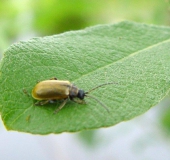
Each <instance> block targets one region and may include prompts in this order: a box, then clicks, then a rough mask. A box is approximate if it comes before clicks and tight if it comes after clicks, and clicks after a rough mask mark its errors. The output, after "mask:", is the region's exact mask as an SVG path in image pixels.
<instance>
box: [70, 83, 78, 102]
mask: <svg viewBox="0 0 170 160" xmlns="http://www.w3.org/2000/svg"><path fill="white" fill-rule="evenodd" d="M78 91H79V89H78V88H77V87H76V86H74V85H72V86H71V87H70V89H69V97H70V99H73V98H75V97H77V95H78Z"/></svg>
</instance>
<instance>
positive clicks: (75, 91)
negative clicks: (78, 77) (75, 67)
mask: <svg viewBox="0 0 170 160" xmlns="http://www.w3.org/2000/svg"><path fill="white" fill-rule="evenodd" d="M109 84H113V82H110V83H104V84H101V85H99V86H97V87H95V88H93V89H91V90H89V91H87V92H85V91H84V90H82V89H79V88H78V87H76V86H75V85H73V84H72V83H71V82H69V81H65V80H58V79H57V78H51V79H50V80H44V81H41V82H39V83H37V84H36V85H35V87H34V88H33V90H32V97H33V98H34V99H36V100H38V101H37V102H36V103H35V105H45V104H47V103H53V102H55V101H56V100H64V101H63V102H62V103H61V105H60V106H59V107H58V108H57V110H55V113H57V112H59V111H60V110H61V109H62V108H63V107H64V106H65V104H66V103H67V101H68V100H69V99H70V100H72V101H74V102H76V103H80V104H82V103H85V101H84V98H85V97H90V98H92V99H94V100H96V101H97V102H98V103H100V105H101V106H103V107H104V108H105V109H106V110H107V111H108V112H109V110H108V108H107V106H106V105H105V104H103V103H102V102H101V101H99V100H98V99H97V98H96V97H93V96H91V95H89V92H91V91H93V90H95V89H97V88H99V87H102V86H104V85H109Z"/></svg>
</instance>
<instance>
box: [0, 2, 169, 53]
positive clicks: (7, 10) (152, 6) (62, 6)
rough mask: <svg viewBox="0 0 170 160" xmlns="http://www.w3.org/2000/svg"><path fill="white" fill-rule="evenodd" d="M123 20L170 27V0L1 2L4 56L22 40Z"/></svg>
mask: <svg viewBox="0 0 170 160" xmlns="http://www.w3.org/2000/svg"><path fill="white" fill-rule="evenodd" d="M122 20H132V21H136V22H142V23H148V24H157V25H170V1H169V0H149V1H140V0H1V1H0V53H1V54H2V53H3V51H4V50H5V49H6V48H7V47H8V46H9V45H10V44H12V43H13V42H16V41H19V40H26V39H29V38H31V37H35V36H46V35H53V34H57V33H61V32H65V31H70V30H78V29H83V28H85V27H87V26H92V25H96V24H105V23H115V22H118V21H122Z"/></svg>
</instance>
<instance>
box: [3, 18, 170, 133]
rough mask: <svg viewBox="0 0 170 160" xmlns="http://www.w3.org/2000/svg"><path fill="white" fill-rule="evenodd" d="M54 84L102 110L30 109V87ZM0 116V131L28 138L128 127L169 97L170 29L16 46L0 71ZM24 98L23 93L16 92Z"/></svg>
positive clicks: (128, 25)
mask: <svg viewBox="0 0 170 160" xmlns="http://www.w3.org/2000/svg"><path fill="white" fill-rule="evenodd" d="M52 77H57V78H58V79H60V80H69V81H70V82H72V83H73V84H75V85H76V86H77V87H79V88H81V89H84V90H85V91H88V90H89V89H91V88H93V87H95V86H97V85H100V84H103V83H107V82H115V84H113V85H107V86H103V87H101V88H98V89H96V90H94V91H93V92H91V93H90V94H91V95H93V96H95V97H97V98H98V99H99V100H100V101H101V102H103V103H104V104H105V105H106V106H107V107H108V109H109V110H110V112H109V113H108V112H107V111H106V110H105V109H104V108H103V107H102V106H101V105H100V104H99V103H97V102H96V101H95V100H93V99H90V98H86V99H85V100H86V102H87V104H84V105H83V104H77V103H74V102H72V101H69V102H68V103H67V104H66V106H65V107H64V108H63V109H62V110H61V111H60V112H59V113H58V114H54V110H56V108H57V107H58V106H59V105H60V102H57V103H56V104H47V105H45V106H41V107H40V106H35V105H34V103H35V102H36V101H35V100H33V98H32V97H31V91H32V89H33V88H34V86H35V85H36V84H37V82H38V81H42V80H47V79H50V78H52ZM0 84H1V89H0V111H1V116H2V120H3V122H4V124H5V126H6V128H7V129H8V130H17V131H22V132H29V133H33V134H49V133H61V132H65V131H67V132H75V131H80V130H83V129H93V128H100V127H108V126H112V125H115V124H117V123H119V122H122V121H126V120H130V119H132V118H134V117H136V116H138V115H140V114H142V113H144V112H146V111H147V110H149V109H150V107H152V106H154V105H156V104H157V103H159V102H160V101H161V100H162V99H163V98H164V97H165V96H166V95H167V94H168V93H169V89H170V28H168V27H160V26H153V25H145V24H138V23H133V22H127V21H125V22H121V23H117V24H113V25H98V26H94V27H90V28H86V29H84V30H80V31H74V32H73V31H70V32H66V33H63V34H59V35H54V36H48V37H43V38H34V39H31V40H29V41H26V42H19V43H16V44H14V45H12V46H11V47H9V49H8V50H7V51H6V52H5V53H4V57H3V59H2V61H1V65H0ZM23 91H24V92H23Z"/></svg>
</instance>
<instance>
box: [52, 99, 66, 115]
mask: <svg viewBox="0 0 170 160" xmlns="http://www.w3.org/2000/svg"><path fill="white" fill-rule="evenodd" d="M67 101H68V98H67V99H65V100H64V101H63V103H61V105H60V106H59V107H58V108H57V109H56V110H55V111H54V113H55V114H56V113H58V112H59V111H60V110H61V109H62V108H63V107H64V106H65V104H66V103H67Z"/></svg>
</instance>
